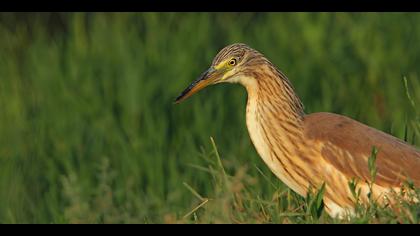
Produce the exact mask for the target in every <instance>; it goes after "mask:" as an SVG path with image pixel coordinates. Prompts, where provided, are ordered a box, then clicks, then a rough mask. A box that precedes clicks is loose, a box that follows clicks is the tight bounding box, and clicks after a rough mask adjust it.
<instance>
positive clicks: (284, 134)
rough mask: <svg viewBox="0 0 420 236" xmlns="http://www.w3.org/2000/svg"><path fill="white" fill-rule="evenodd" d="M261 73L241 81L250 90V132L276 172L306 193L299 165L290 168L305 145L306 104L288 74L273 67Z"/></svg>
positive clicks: (302, 192) (248, 121) (253, 141)
mask: <svg viewBox="0 0 420 236" xmlns="http://www.w3.org/2000/svg"><path fill="white" fill-rule="evenodd" d="M260 73H262V74H255V75H254V77H248V78H244V79H242V81H241V83H242V85H244V86H245V88H246V90H247V92H248V103H247V111H246V123H247V128H248V132H249V135H250V137H251V140H252V143H253V144H254V146H255V148H256V150H257V152H258V153H259V155H260V156H261V158H262V159H263V160H264V162H265V163H266V164H267V165H268V167H269V168H270V169H271V170H272V172H273V173H275V174H276V175H277V176H278V177H279V178H280V179H281V180H282V181H283V182H284V183H286V184H287V185H288V186H289V187H291V188H292V189H293V190H294V191H296V192H298V193H299V194H301V195H304V194H305V191H306V190H305V189H304V188H303V186H306V185H307V182H306V180H304V179H299V177H296V176H297V174H296V173H294V171H293V170H294V169H296V168H290V166H293V165H294V161H296V160H297V158H298V157H299V156H300V155H301V150H302V148H301V147H302V145H304V144H303V140H304V138H303V135H304V130H303V108H302V105H301V103H300V101H299V99H298V97H297V96H296V95H295V93H294V91H293V89H292V87H291V85H290V83H289V81H288V80H287V78H285V77H280V76H283V75H281V74H280V75H277V74H269V73H273V72H270V71H268V72H267V71H262V72H260ZM264 73H267V74H264ZM274 73H276V72H274ZM279 73H281V72H279Z"/></svg>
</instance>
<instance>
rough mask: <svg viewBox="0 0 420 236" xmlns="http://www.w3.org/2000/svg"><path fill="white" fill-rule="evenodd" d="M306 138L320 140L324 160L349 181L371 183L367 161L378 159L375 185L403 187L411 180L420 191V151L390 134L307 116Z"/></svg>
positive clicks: (322, 115)
mask: <svg viewBox="0 0 420 236" xmlns="http://www.w3.org/2000/svg"><path fill="white" fill-rule="evenodd" d="M304 124H305V136H306V138H309V139H312V140H320V141H322V142H323V143H324V145H323V147H322V151H321V152H322V153H321V154H322V156H323V158H324V159H325V160H326V161H328V162H329V163H331V164H332V165H333V166H335V167H336V168H337V169H339V170H340V171H341V172H342V173H344V174H345V175H347V176H349V177H358V178H360V179H362V180H370V174H369V168H368V158H369V156H370V155H371V152H372V148H373V146H375V147H376V148H378V151H379V152H378V154H377V156H376V166H377V176H376V184H378V185H382V186H384V187H393V186H398V185H400V184H401V183H402V182H403V181H404V180H406V177H409V178H410V179H411V180H412V181H413V182H414V185H416V186H418V187H420V150H419V149H416V148H415V147H413V146H410V145H409V144H407V143H405V142H404V141H402V140H399V139H397V138H395V137H393V136H391V135H389V134H386V133H384V132H382V131H379V130H377V129H374V128H371V127H369V126H367V125H364V124H362V123H360V122H357V121H355V120H353V119H350V118H348V117H345V116H341V115H337V114H332V113H326V112H321V113H313V114H310V115H307V116H305V118H304Z"/></svg>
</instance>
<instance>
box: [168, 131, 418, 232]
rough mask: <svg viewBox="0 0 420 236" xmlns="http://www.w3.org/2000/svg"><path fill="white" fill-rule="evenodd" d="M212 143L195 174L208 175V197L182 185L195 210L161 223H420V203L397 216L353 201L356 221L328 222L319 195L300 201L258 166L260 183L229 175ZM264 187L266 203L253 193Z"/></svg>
mask: <svg viewBox="0 0 420 236" xmlns="http://www.w3.org/2000/svg"><path fill="white" fill-rule="evenodd" d="M211 141H212V143H213V150H212V152H210V153H207V154H206V155H204V158H205V159H206V162H207V165H206V166H196V169H197V171H203V172H206V173H208V175H209V178H210V179H211V180H212V181H211V185H212V186H213V192H212V194H211V195H210V196H202V195H201V194H200V193H199V192H198V191H196V190H195V189H194V187H192V186H190V185H189V184H187V183H184V185H185V187H186V189H188V191H190V193H191V194H192V195H193V196H194V197H195V198H196V199H195V203H194V204H195V205H193V206H192V207H191V210H190V211H188V212H186V214H185V215H183V216H182V217H181V216H177V215H171V214H169V215H166V217H165V223H330V224H331V223H335V224H336V223H340V224H343V223H351V224H354V223H379V224H383V223H405V224H406V223H414V224H418V223H420V219H419V217H420V203H414V202H413V201H408V200H405V201H403V200H401V202H400V203H399V205H398V206H397V207H396V208H397V209H399V210H398V211H394V210H392V209H391V208H390V207H388V206H380V205H378V204H377V203H376V202H375V201H374V199H371V200H370V201H371V202H370V203H369V204H368V205H361V204H358V203H357V201H355V207H356V214H355V215H353V216H350V215H349V216H348V217H345V218H343V219H335V218H331V217H329V216H328V214H326V212H325V211H324V208H323V203H322V194H323V192H322V189H319V190H318V191H315V192H314V193H313V194H310V195H308V196H306V197H305V198H303V197H301V196H299V195H297V194H295V193H293V192H292V191H291V190H290V189H288V188H284V187H283V186H281V185H279V184H278V183H274V182H272V181H270V180H269V179H268V178H267V176H265V174H264V173H262V172H261V171H260V170H259V169H258V167H256V166H253V168H256V169H257V170H258V171H259V172H260V174H261V177H262V182H259V181H258V180H257V179H256V178H255V177H252V176H250V175H249V174H247V167H242V168H239V169H237V170H236V172H235V173H234V174H233V175H231V174H228V173H227V172H226V170H225V169H224V166H223V165H222V164H221V163H222V161H221V158H220V155H219V152H218V150H217V147H216V145H215V144H214V141H213V139H211ZM264 182H265V183H264ZM265 184H267V185H269V186H271V188H272V189H273V193H272V195H271V196H270V198H267V197H263V196H261V194H260V193H259V192H255V191H254V190H253V189H252V187H253V186H258V185H265ZM412 194H413V195H412V196H411V197H410V199H416V198H417V199H419V197H420V190H419V189H417V190H415V192H414V193H412ZM359 197H360V196H359ZM355 199H357V198H355Z"/></svg>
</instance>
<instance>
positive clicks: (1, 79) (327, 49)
mask: <svg viewBox="0 0 420 236" xmlns="http://www.w3.org/2000/svg"><path fill="white" fill-rule="evenodd" d="M419 21H420V14H418V13H412V14H401V13H387V14H379V13H371V14H366V13H363V14H345V13H319V14H316V13H286V14H275V13H270V14H251V13H235V14H223V13H145V14H143V13H140V14H132V13H127V14H123V13H118V14H114V13H111V14H104V13H95V14H91V13H89V14H70V13H60V14H41V13H38V14H32V15H26V14H24V13H18V14H10V13H2V14H0V35H1V37H0V222H1V223H163V222H200V223H204V222H224V223H228V222H241V223H243V222H276V223H280V222H285V223H286V222H302V223H309V222H316V223H318V222H335V220H332V219H330V218H328V217H327V216H326V215H325V213H322V214H321V216H320V217H319V218H318V217H315V218H314V216H313V215H312V214H309V215H308V214H307V213H308V212H309V213H310V212H317V211H318V209H317V208H318V207H317V204H315V205H311V206H313V207H311V206H309V205H310V204H309V203H310V202H311V201H309V202H307V200H308V199H303V198H301V197H299V196H296V195H294V194H293V193H292V192H290V191H289V190H288V189H287V188H286V187H285V186H284V185H283V184H282V183H281V182H280V181H278V180H277V179H276V178H275V176H274V175H273V174H271V173H270V171H269V170H268V168H267V167H266V166H265V165H264V163H263V162H262V161H261V160H260V158H259V156H258V155H257V153H256V152H255V150H254V148H253V146H252V144H251V143H250V140H249V137H248V133H247V130H246V126H245V116H244V112H245V101H246V94H245V91H244V90H243V89H242V88H240V87H239V86H229V85H225V86H214V87H213V88H211V89H208V90H205V91H203V92H202V93H200V94H198V95H196V96H195V97H193V98H192V99H190V100H189V101H186V102H185V103H183V104H181V105H179V106H174V105H173V99H174V98H175V97H176V96H177V95H178V93H179V92H180V91H181V90H182V89H183V88H184V87H185V86H186V85H188V84H189V83H190V82H191V81H192V80H193V79H194V78H196V76H197V75H199V74H200V73H201V72H202V70H204V69H206V68H207V67H208V65H209V64H210V62H211V60H212V58H213V57H214V55H215V54H216V52H217V51H218V50H219V49H220V48H221V47H223V46H225V45H226V44H230V43H234V42H244V43H247V44H249V45H251V46H252V47H254V48H256V49H258V50H260V51H261V52H263V53H264V54H265V55H266V56H267V57H268V58H270V60H271V61H272V62H273V63H274V64H276V65H278V66H279V68H280V69H281V70H282V71H283V72H284V73H285V74H286V75H288V77H289V78H290V80H291V81H292V83H293V85H294V87H295V88H296V90H297V93H298V94H299V95H300V96H301V98H302V101H303V103H304V104H305V111H306V112H307V113H311V112H316V111H329V112H335V113H340V114H344V115H347V116H349V117H352V118H355V119H357V120H359V121H362V122H363V123H366V124H368V125H370V126H373V127H375V128H378V129H381V130H384V131H386V132H388V133H391V134H393V135H394V136H396V137H399V138H401V139H405V140H407V141H408V142H410V143H412V144H413V145H417V146H419V145H420V139H419V136H420V122H419V121H420V120H419V116H418V114H419V113H418V111H417V112H416V109H418V108H417V107H418V105H416V104H420V93H419V92H418V91H420V80H419V78H420V77H419V72H420V71H419V67H418V65H419V64H420V57H419V56H418V55H420V47H419V46H418V45H420V43H419V42H420V28H419V24H418V23H417V22H419ZM404 77H405V78H406V83H404V80H403V78H404ZM405 84H406V86H405ZM405 88H407V89H405ZM407 92H408V94H409V95H410V96H409V97H410V99H408V96H407ZM210 136H212V137H215V140H216V141H217V145H218V150H220V152H221V153H220V156H221V158H216V154H215V147H214V146H213V145H212V143H211V142H209V140H208V137H210ZM219 160H221V161H220V162H219ZM220 163H222V165H221V164H220ZM221 166H223V169H224V170H223V169H222V168H221ZM308 204H309V205H308ZM308 209H309V210H308ZM311 209H312V210H311ZM408 209H411V208H408ZM415 209H416V208H413V211H414V212H415V211H416V210H415ZM417 209H418V208H417ZM417 211H418V210H417ZM407 214H408V213H407ZM378 215H379V216H372V215H370V214H366V215H365V216H363V217H360V219H359V221H358V222H387V221H388V222H397V221H398V222H400V221H401V222H410V221H406V220H400V219H399V218H398V217H397V216H395V215H392V214H390V215H391V216H389V217H388V216H387V215H388V213H386V211H385V210H384V211H381V213H378ZM401 217H403V218H402V219H409V217H408V216H401ZM413 217H414V216H413ZM396 219H397V220H396ZM413 219H414V220H413V221H412V222H416V220H415V219H416V218H415V217H414V218H413ZM353 222H357V220H354V221H353Z"/></svg>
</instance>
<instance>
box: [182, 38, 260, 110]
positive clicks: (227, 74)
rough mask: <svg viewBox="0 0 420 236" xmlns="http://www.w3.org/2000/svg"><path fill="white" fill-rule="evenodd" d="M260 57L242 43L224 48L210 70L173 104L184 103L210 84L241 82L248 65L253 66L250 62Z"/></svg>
mask: <svg viewBox="0 0 420 236" xmlns="http://www.w3.org/2000/svg"><path fill="white" fill-rule="evenodd" d="M260 57H262V55H261V54H260V53H258V52H257V51H256V50H254V49H252V48H250V47H249V46H247V45H246V44H243V43H236V44H232V45H229V46H226V47H224V48H223V49H222V50H220V52H219V53H218V54H217V55H216V57H215V58H214V59H213V63H212V64H211V66H210V68H209V69H207V70H206V71H204V72H203V73H202V74H201V75H200V76H199V77H198V78H197V79H196V80H195V81H194V82H192V83H191V84H190V85H189V86H188V87H187V88H186V89H185V90H184V91H183V92H182V93H181V94H180V95H179V96H178V97H177V98H176V100H175V103H180V102H182V101H184V100H185V99H187V98H188V97H190V96H191V95H193V94H194V93H197V92H198V91H200V90H202V89H203V88H205V87H207V86H209V85H212V84H217V83H222V82H228V83H236V82H241V81H240V79H241V78H243V75H244V74H245V73H246V72H247V69H248V68H249V67H250V64H253V63H252V61H255V60H256V59H258V58H260Z"/></svg>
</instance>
